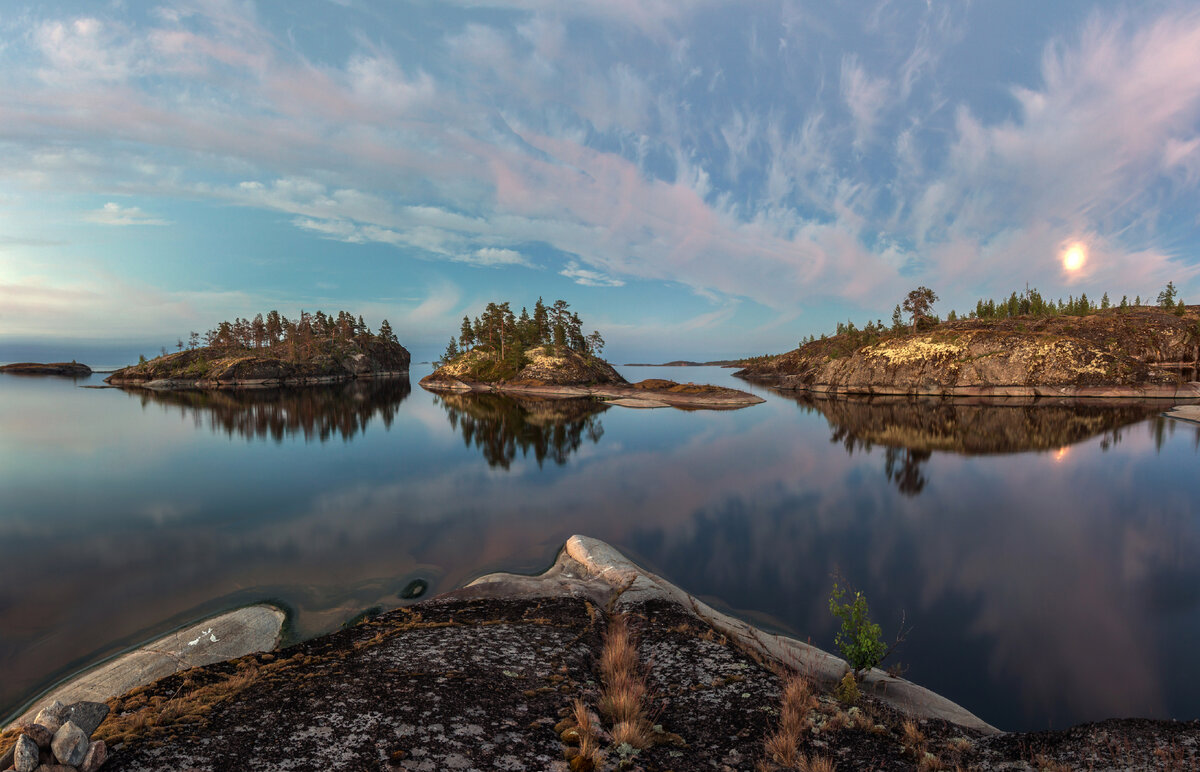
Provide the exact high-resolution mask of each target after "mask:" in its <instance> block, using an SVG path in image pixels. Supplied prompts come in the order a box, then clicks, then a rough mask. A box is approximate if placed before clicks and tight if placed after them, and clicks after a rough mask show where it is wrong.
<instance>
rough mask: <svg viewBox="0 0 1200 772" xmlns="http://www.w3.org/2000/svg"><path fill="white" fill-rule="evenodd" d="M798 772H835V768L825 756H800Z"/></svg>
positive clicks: (831, 760) (831, 761)
mask: <svg viewBox="0 0 1200 772" xmlns="http://www.w3.org/2000/svg"><path fill="white" fill-rule="evenodd" d="M800 772H837V767H836V766H834V764H833V759H830V758H828V757H826V756H801V757H800Z"/></svg>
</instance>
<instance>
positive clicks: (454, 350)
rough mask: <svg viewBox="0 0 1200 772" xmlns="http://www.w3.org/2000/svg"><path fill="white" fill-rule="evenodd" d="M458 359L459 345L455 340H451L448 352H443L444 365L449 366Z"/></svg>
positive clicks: (447, 345)
mask: <svg viewBox="0 0 1200 772" xmlns="http://www.w3.org/2000/svg"><path fill="white" fill-rule="evenodd" d="M456 358H458V345H457V344H456V343H455V342H454V338H450V342H449V343H448V344H446V350H445V351H443V352H442V364H448V363H449V362H453V361H454V360H455V359H456Z"/></svg>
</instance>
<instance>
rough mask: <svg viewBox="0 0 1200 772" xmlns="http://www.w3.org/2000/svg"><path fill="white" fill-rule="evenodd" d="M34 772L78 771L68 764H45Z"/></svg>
mask: <svg viewBox="0 0 1200 772" xmlns="http://www.w3.org/2000/svg"><path fill="white" fill-rule="evenodd" d="M33 772H78V770H76V769H75V767H72V766H70V765H68V764H43V765H41V766H40V767H38V768H37V769H35V770H33Z"/></svg>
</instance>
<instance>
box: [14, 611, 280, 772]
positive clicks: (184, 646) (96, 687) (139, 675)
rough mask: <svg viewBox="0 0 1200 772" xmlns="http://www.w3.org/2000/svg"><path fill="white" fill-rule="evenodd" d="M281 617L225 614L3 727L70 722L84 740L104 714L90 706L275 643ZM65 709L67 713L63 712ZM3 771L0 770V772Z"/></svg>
mask: <svg viewBox="0 0 1200 772" xmlns="http://www.w3.org/2000/svg"><path fill="white" fill-rule="evenodd" d="M283 621H284V613H283V611H281V610H280V609H278V608H276V607H275V606H269V605H265V604H260V605H255V606H247V607H244V608H240V609H236V610H234V611H229V612H226V613H224V614H220V615H218V616H215V617H211V618H209V619H205V620H204V621H203V622H199V623H197V624H194V625H190V626H188V627H185V628H183V629H182V630H178V631H176V632H173V633H169V634H167V635H164V636H163V637H161V638H158V639H156V640H154V641H151V642H150V643H147V644H145V645H143V646H141V647H139V648H137V649H135V650H133V651H131V652H128V653H126V654H122V655H121V656H119V657H117V658H115V659H112V660H109V661H108V662H105V663H103V664H102V665H100V666H98V667H95V668H93V669H91V670H89V671H87V672H85V673H83V674H82V675H79V676H76V677H75V678H72V679H71V680H69V681H67V682H66V683H63V684H61V685H59V686H57V687H55V688H53V689H51V690H50V691H49V692H48V693H47V694H45V695H43V696H42V697H40V698H39V699H37V700H35V701H34V703H33V705H32V706H31V707H30V708H29V710H27V711H26V712H25V713H24V714H22V715H21V716H20V717H18V718H17V720H16V721H14V722H13V723H12V724H11V725H10V726H9V731H11V730H12V729H13V728H14V727H17V726H19V725H21V724H22V723H30V722H32V723H35V724H41V725H43V726H45V727H47V728H48V729H49V730H50V731H51V732H52V733H53V732H57V731H58V730H59V728H60V727H61V726H62V725H63V724H64V723H66V722H68V721H70V722H73V723H74V724H76V725H77V726H79V727H81V728H83V729H84V730H85V732H86V733H87V734H88V735H91V734H92V730H94V729H95V728H96V726H98V725H99V724H100V721H101V720H102V719H103V718H104V715H106V714H107V712H108V709H107V708H104V706H103V705H100V708H102V709H103V712H102V713H101V712H99V709H97V708H94V707H93V708H89V707H88V706H89V705H92V706H95V705H96V704H97V703H102V702H103V701H105V700H108V699H110V698H112V697H115V696H117V695H120V694H124V693H125V692H127V691H129V690H130V689H132V688H134V687H137V686H141V685H143V684H147V683H150V682H151V681H155V680H158V679H160V678H163V677H164V676H167V675H170V674H171V673H175V672H178V671H180V670H186V669H188V668H191V667H196V666H198V665H207V664H211V663H214V662H223V661H225V660H228V659H230V658H232V657H239V656H242V655H243V654H246V653H248V652H253V651H264V650H270V649H273V648H274V647H275V646H276V645H277V644H278V642H279V634H280V630H281V628H282V627H283ZM64 705H70V707H64ZM2 769H4V767H3V765H0V770H2Z"/></svg>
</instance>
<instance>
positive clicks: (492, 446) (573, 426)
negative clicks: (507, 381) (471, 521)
mask: <svg viewBox="0 0 1200 772" xmlns="http://www.w3.org/2000/svg"><path fill="white" fill-rule="evenodd" d="M434 400H435V402H436V404H439V405H441V406H442V407H444V408H445V409H446V415H447V418H449V419H450V425H451V426H452V427H454V428H455V429H456V430H458V432H459V433H460V434H461V435H462V439H463V444H465V445H466V446H467V447H468V448H470V447H474V448H476V449H477V450H478V451H479V452H480V453H482V454H483V457H484V458H485V459H486V460H487V462H488V465H489V466H492V467H500V468H502V469H508V468H509V467H510V466H511V465H512V462H513V461H514V460H515V459H516V457H517V451H518V450H520V451H521V455H522V456H528V455H530V453H532V454H533V457H534V459H535V460H536V461H537V464H538V466H539V467H541V466H542V464H543V463H544V462H545V461H546V459H550V460H551V461H553V462H554V463H555V464H559V465H562V464H565V463H566V462H567V459H568V458H569V457H570V455H571V454H572V453H575V452H576V451H578V450H579V448H580V447H582V445H583V442H584V440H585V439H586V440H590V441H591V442H592V443H597V442H599V441H600V438H601V437H603V436H604V426H603V425H602V424H601V423H600V419H599V415H600V413H603V412H604V411H605V410H607V409H608V405H606V404H605V403H603V402H600V401H599V400H595V399H591V398H590V397H585V398H580V399H538V398H536V397H522V398H519V399H518V398H515V397H508V396H502V395H499V394H439V395H435V396H434Z"/></svg>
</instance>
